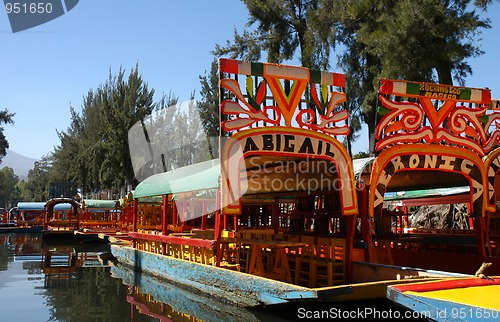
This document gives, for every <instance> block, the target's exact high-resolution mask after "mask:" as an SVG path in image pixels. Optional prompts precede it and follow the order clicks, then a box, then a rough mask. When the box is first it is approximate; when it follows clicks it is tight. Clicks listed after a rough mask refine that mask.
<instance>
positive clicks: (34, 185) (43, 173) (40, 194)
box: [27, 156, 52, 201]
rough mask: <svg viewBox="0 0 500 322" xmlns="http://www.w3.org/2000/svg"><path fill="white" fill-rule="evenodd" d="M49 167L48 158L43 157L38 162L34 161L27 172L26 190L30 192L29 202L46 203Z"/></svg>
mask: <svg viewBox="0 0 500 322" xmlns="http://www.w3.org/2000/svg"><path fill="white" fill-rule="evenodd" d="M51 167H52V166H51V161H50V160H49V156H44V157H42V159H41V160H40V161H36V162H35V164H34V166H33V169H31V170H30V171H29V172H28V184H27V188H28V190H29V191H30V192H31V196H30V197H31V198H30V200H31V201H46V200H48V199H49V183H50V171H51ZM27 201H28V200H27Z"/></svg>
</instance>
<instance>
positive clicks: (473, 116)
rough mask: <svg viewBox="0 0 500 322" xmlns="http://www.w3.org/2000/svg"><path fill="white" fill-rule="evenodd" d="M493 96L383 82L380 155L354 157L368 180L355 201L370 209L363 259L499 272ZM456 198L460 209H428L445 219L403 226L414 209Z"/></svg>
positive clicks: (361, 251) (475, 91)
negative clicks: (484, 267)
mask: <svg viewBox="0 0 500 322" xmlns="http://www.w3.org/2000/svg"><path fill="white" fill-rule="evenodd" d="M490 102H491V93H490V90H489V89H477V88H467V87H458V86H448V85H440V84H429V83H418V82H410V81H400V80H387V79H383V80H381V81H380V88H379V110H378V115H379V118H378V122H377V126H376V131H375V134H376V137H375V151H376V156H375V158H373V159H366V163H365V164H364V165H360V168H361V169H362V172H361V173H360V177H361V179H360V180H362V181H364V182H365V184H366V190H365V193H364V197H363V200H366V205H363V206H360V209H366V210H367V211H366V212H362V211H361V220H362V222H363V224H362V227H365V228H363V231H362V235H361V236H362V237H361V240H362V241H363V246H364V247H365V248H364V249H358V254H359V255H360V257H362V258H364V260H366V261H370V262H374V263H381V264H391V265H397V266H410V267H415V266H417V267H421V268H426V269H438V270H444V271H453V272H459V273H464V274H474V272H475V271H476V270H477V269H478V268H479V267H480V266H481V264H482V263H483V262H491V263H493V265H492V266H491V267H490V268H489V269H488V270H489V271H488V273H489V274H492V275H498V274H500V257H498V256H495V251H496V249H497V245H496V239H495V238H496V237H495V236H496V235H493V234H492V232H493V226H494V225H492V224H490V223H491V222H493V221H495V220H497V219H495V218H496V217H497V216H496V205H495V203H496V199H498V198H497V197H496V196H497V195H499V196H500V189H495V185H498V182H500V181H498V180H497V181H495V178H496V173H497V172H498V168H499V165H498V164H499V163H498V160H497V156H498V155H499V153H500V151H499V150H498V149H497V150H494V147H495V146H496V144H497V137H498V135H499V132H498V129H497V127H496V123H497V122H498V117H499V116H500V114H499V113H498V112H496V111H494V110H491V108H490V107H491V104H490ZM458 204H460V205H463V206H464V209H465V210H464V211H463V212H461V213H457V214H454V213H452V210H453V209H452V208H451V209H450V211H447V212H446V213H442V214H441V215H438V214H437V212H435V213H434V214H435V215H434V216H431V217H432V219H438V218H439V219H440V220H441V222H442V223H444V224H446V225H447V226H446V227H442V226H441V227H437V226H431V225H428V226H427V227H422V226H423V225H422V226H415V225H411V224H409V210H410V209H411V208H413V210H416V209H417V208H418V207H422V206H430V205H458ZM436 209H437V208H436ZM434 211H437V210H434ZM439 216H441V217H439ZM445 219H446V220H445ZM431 224H432V223H431Z"/></svg>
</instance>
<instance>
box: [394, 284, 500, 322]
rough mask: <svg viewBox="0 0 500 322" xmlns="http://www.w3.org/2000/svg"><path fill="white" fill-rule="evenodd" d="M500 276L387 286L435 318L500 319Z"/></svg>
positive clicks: (409, 304) (400, 301)
mask: <svg viewBox="0 0 500 322" xmlns="http://www.w3.org/2000/svg"><path fill="white" fill-rule="evenodd" d="M499 296H500V279H499V278H494V279H493V280H489V279H482V278H458V279H445V280H439V281H433V282H424V283H414V284H411V285H408V284H403V285H393V286H389V287H388V288H387V297H388V298H389V299H390V300H391V301H393V302H395V303H397V304H399V305H401V306H403V307H406V308H409V309H411V310H413V311H415V312H417V313H419V314H420V315H421V316H422V317H425V318H428V319H432V320H435V321H498V320H499V319H500V304H499V303H500V302H498V297H499Z"/></svg>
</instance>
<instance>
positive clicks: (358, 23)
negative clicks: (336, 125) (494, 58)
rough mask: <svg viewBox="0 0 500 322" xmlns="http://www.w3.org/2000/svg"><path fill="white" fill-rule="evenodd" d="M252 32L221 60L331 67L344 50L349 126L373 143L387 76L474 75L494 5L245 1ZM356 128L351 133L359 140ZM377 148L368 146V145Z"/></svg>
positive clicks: (428, 0) (468, 1)
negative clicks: (296, 61) (485, 15)
mask: <svg viewBox="0 0 500 322" xmlns="http://www.w3.org/2000/svg"><path fill="white" fill-rule="evenodd" d="M243 1H244V3H245V4H246V6H247V8H248V11H249V13H250V16H251V17H250V20H249V22H248V27H250V26H253V25H255V24H256V25H257V27H256V28H255V29H254V30H253V31H250V30H248V29H247V30H244V31H243V33H241V34H238V33H237V32H236V31H235V35H234V40H233V42H229V41H228V43H227V45H226V46H225V47H221V46H216V49H215V51H214V53H215V54H216V55H227V54H231V57H233V58H241V59H245V60H258V59H260V57H261V54H262V52H263V51H264V52H267V57H268V58H267V60H268V61H270V62H277V63H279V62H282V61H283V60H287V59H292V58H293V57H294V55H295V54H297V52H298V55H299V57H300V61H301V64H302V65H303V66H305V67H310V68H321V69H324V68H328V65H329V62H330V61H329V59H330V50H332V49H335V47H334V46H335V45H336V43H341V44H342V45H343V48H344V51H343V52H342V53H340V66H341V67H342V68H343V69H344V70H345V71H346V74H347V89H346V91H347V93H348V97H349V99H348V109H349V111H350V113H351V115H352V116H353V117H351V121H350V125H351V129H352V130H355V129H358V128H359V127H360V126H359V124H356V122H355V121H356V120H358V121H359V117H358V116H361V117H362V119H363V121H364V122H365V123H366V124H367V125H368V130H369V136H370V139H373V134H374V129H375V119H376V112H375V111H376V102H377V97H376V91H377V88H378V79H379V78H381V77H389V78H403V79H411V80H415V81H431V82H441V83H445V84H452V83H453V79H455V80H456V81H458V82H459V83H463V81H464V79H465V77H466V76H467V75H468V74H470V73H471V72H472V71H471V69H470V66H469V65H468V64H467V59H469V58H471V57H475V56H477V55H479V54H481V51H480V50H479V49H478V48H479V46H477V39H476V37H475V36H476V35H477V34H478V33H479V32H480V30H481V28H488V27H489V21H488V20H487V19H481V18H480V17H479V16H478V15H477V14H476V11H475V10H476V9H486V8H487V6H488V5H489V4H490V3H491V2H492V1H491V0H476V1H472V0H454V1H453V0H438V1H435V0H423V1H411V0H396V1H394V0H377V1H374V0H361V1H359V0H357V1H352V0H340V1H333V0H273V1H265V0H243ZM354 136H355V131H351V137H349V139H353V138H354ZM372 147H373V144H371V145H370V148H372Z"/></svg>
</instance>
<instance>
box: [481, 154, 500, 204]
mask: <svg viewBox="0 0 500 322" xmlns="http://www.w3.org/2000/svg"><path fill="white" fill-rule="evenodd" d="M484 167H485V171H486V175H487V176H488V181H487V183H488V188H487V191H488V197H487V198H486V199H487V204H486V207H487V208H486V210H488V211H495V210H496V205H495V176H496V174H497V173H498V172H499V171H500V148H496V149H495V150H493V151H491V152H490V153H489V154H488V155H487V156H486V157H485V158H484Z"/></svg>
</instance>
